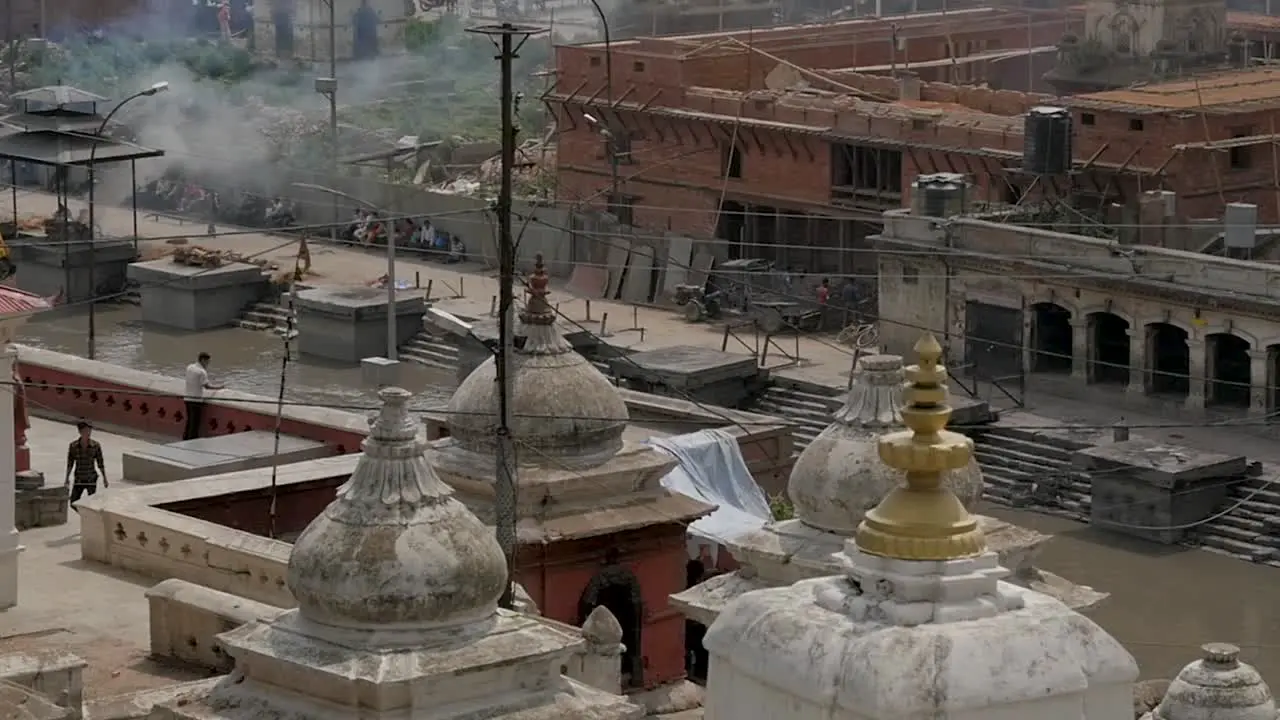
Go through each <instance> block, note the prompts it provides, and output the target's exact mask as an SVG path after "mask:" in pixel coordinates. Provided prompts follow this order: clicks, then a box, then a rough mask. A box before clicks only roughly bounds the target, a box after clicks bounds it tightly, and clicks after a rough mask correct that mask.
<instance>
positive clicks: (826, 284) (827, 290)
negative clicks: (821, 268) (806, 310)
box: [818, 278, 831, 307]
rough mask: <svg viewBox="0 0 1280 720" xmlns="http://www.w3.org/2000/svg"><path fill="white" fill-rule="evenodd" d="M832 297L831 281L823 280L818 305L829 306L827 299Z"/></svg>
mask: <svg viewBox="0 0 1280 720" xmlns="http://www.w3.org/2000/svg"><path fill="white" fill-rule="evenodd" d="M830 297H831V281H830V280H828V279H826V278H822V284H821V285H819V286H818V304H819V305H822V306H823V307H825V306H826V304H827V299H828V298H830Z"/></svg>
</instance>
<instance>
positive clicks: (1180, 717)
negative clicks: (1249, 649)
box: [1142, 643, 1280, 720]
mask: <svg viewBox="0 0 1280 720" xmlns="http://www.w3.org/2000/svg"><path fill="white" fill-rule="evenodd" d="M1201 650H1202V651H1203V652H1204V655H1203V656H1202V657H1201V659H1199V660H1196V661H1195V662H1193V663H1191V664H1189V665H1187V666H1186V667H1185V668H1183V669H1182V672H1180V673H1178V676H1177V677H1176V678H1174V679H1173V682H1171V683H1169V689H1168V690H1166V691H1165V694H1164V698H1163V699H1161V701H1160V704H1159V705H1157V706H1156V708H1155V709H1154V710H1152V711H1151V712H1149V713H1147V714H1145V715H1143V716H1142V720H1276V718H1277V717H1280V712H1278V711H1277V710H1276V702H1275V699H1274V698H1273V697H1272V696H1271V688H1269V687H1267V683H1266V682H1265V681H1263V679H1262V676H1261V675H1259V674H1258V671H1257V670H1255V669H1254V668H1253V666H1252V665H1247V664H1245V663H1242V662H1240V648H1238V647H1236V646H1235V645H1228V644H1226V643H1209V644H1208V645H1205V646H1204V647H1203V648H1201Z"/></svg>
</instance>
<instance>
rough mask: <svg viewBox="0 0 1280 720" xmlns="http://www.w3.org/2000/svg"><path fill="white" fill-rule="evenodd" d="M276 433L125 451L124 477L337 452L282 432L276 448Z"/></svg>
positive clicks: (153, 477) (181, 476)
mask: <svg viewBox="0 0 1280 720" xmlns="http://www.w3.org/2000/svg"><path fill="white" fill-rule="evenodd" d="M275 442H276V440H275V433H271V432H267V431H266V430H251V431H249V432H242V433H234V434H231V435H219V436H217V437H211V438H199V439H196V440H184V441H182V442H177V443H172V444H170V445H157V446H153V447H151V448H147V449H143V450H132V451H129V452H126V453H124V456H123V458H122V470H123V474H124V478H125V479H126V480H129V481H131V482H136V483H148V484H150V483H162V482H173V481H175V480H187V479H189V478H195V477H204V476H206V475H220V474H223V473H231V472H238V471H241V470H253V469H256V468H265V467H270V466H271V465H272V463H273V461H276V460H278V462H279V464H281V465H286V464H289V463H296V462H301V461H303V460H316V459H319V458H324V457H329V456H330V455H333V454H334V452H335V451H334V449H333V448H330V447H328V446H327V445H325V444H324V443H320V442H315V441H313V440H306V439H303V438H300V437H294V436H292V435H281V436H280V451H279V453H278V454H277V453H276V452H275Z"/></svg>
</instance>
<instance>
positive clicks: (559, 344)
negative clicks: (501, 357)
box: [518, 253, 573, 355]
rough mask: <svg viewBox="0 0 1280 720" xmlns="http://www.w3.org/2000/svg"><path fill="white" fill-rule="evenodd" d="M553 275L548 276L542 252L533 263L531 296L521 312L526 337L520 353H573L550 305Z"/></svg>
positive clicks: (529, 291) (530, 283) (530, 284)
mask: <svg viewBox="0 0 1280 720" xmlns="http://www.w3.org/2000/svg"><path fill="white" fill-rule="evenodd" d="M550 284H551V276H550V275H547V269H546V266H544V265H543V264H542V254H541V253H539V254H538V255H537V256H536V257H535V258H534V261H533V274H532V275H530V276H529V280H528V283H527V285H528V293H527V296H526V299H525V305H524V310H523V311H522V312H521V313H520V324H521V326H522V327H521V329H522V331H523V332H522V334H523V335H524V337H525V341H524V347H522V348H520V349H519V350H518V352H519V353H520V354H522V355H563V354H565V353H568V352H573V346H572V345H570V344H569V342H568V341H567V340H565V339H564V337H563V336H562V335H561V334H560V331H559V329H558V328H557V327H556V311H555V308H553V307H551V303H549V302H547V296H548V295H550V294H551V291H550V290H548V289H547V286H548V285H550Z"/></svg>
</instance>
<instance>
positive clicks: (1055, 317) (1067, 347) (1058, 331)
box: [1031, 303, 1072, 373]
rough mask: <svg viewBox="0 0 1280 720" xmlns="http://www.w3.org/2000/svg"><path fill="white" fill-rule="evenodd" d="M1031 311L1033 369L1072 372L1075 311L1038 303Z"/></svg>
mask: <svg viewBox="0 0 1280 720" xmlns="http://www.w3.org/2000/svg"><path fill="white" fill-rule="evenodd" d="M1031 313H1032V314H1031V372H1053V373H1062V372H1071V349H1072V348H1071V311H1070V310H1068V309H1066V308H1064V307H1062V306H1061V305H1058V304H1055V303H1036V304H1035V305H1032V306H1031Z"/></svg>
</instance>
